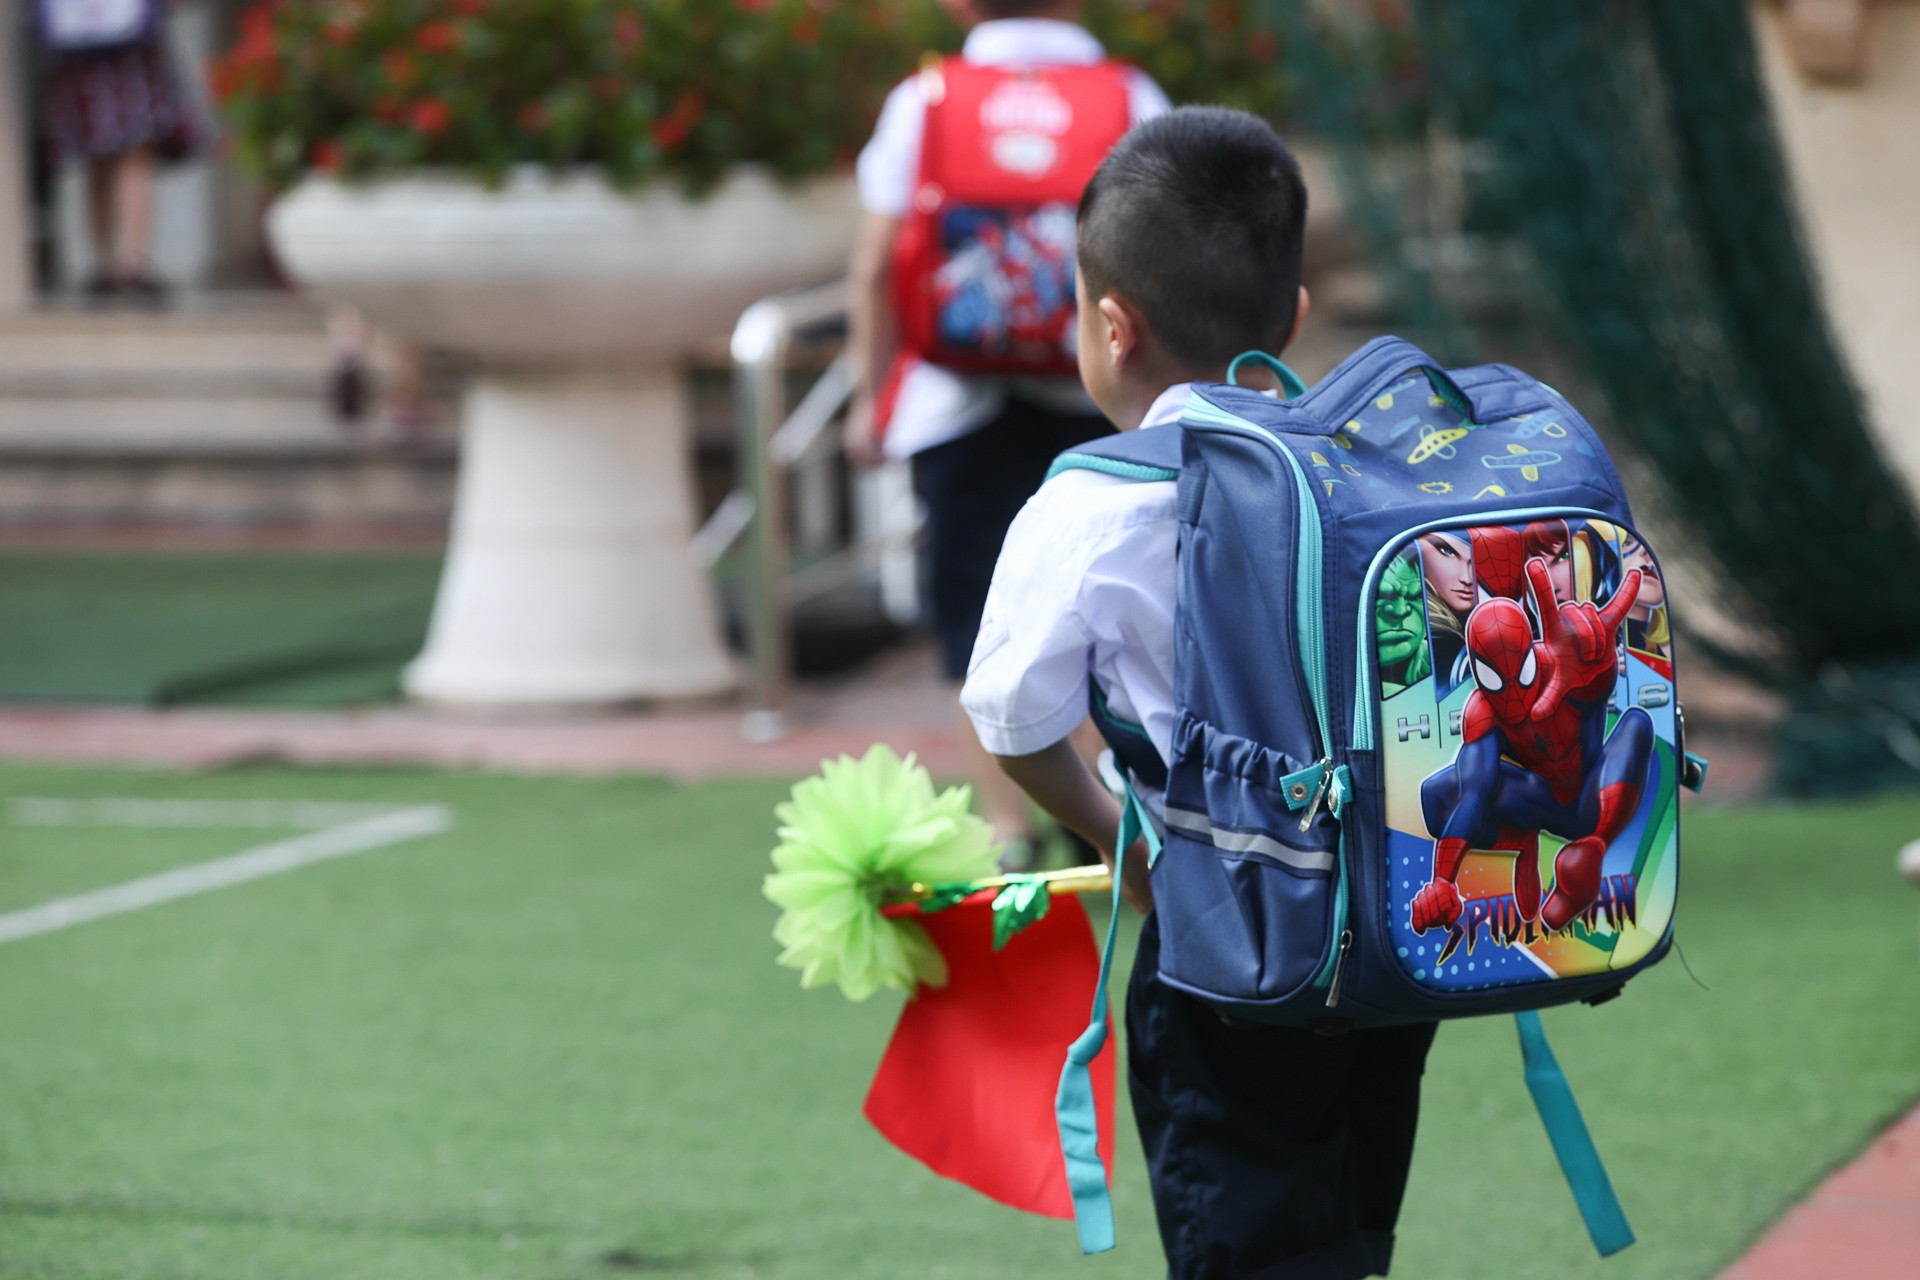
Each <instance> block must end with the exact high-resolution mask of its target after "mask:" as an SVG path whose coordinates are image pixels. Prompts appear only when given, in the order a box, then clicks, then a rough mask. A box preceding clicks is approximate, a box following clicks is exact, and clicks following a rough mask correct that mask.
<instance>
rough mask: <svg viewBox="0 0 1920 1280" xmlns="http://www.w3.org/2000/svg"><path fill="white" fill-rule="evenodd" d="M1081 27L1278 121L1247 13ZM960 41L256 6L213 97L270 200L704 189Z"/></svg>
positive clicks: (814, 160)
mask: <svg viewBox="0 0 1920 1280" xmlns="http://www.w3.org/2000/svg"><path fill="white" fill-rule="evenodd" d="M1086 17H1087V21H1088V24H1089V25H1090V26H1091V27H1092V28H1093V29H1094V31H1095V32H1096V34H1098V35H1100V36H1102V37H1103V38H1104V39H1105V40H1106V42H1107V44H1108V48H1109V49H1110V51H1111V52H1112V53H1113V54H1114V55H1115V56H1116V57H1122V58H1128V59H1131V60H1133V61H1136V62H1138V63H1140V64H1141V65H1142V66H1144V67H1145V68H1146V69H1147V70H1148V71H1149V72H1150V73H1152V74H1153V75H1154V76H1155V77H1156V78H1157V79H1159V80H1160V81H1161V83H1162V84H1163V85H1164V86H1165V87H1166V88H1167V89H1168V91H1169V92H1170V93H1171V94H1172V96H1173V97H1174V99H1175V100H1176V101H1210V102H1224V103H1228V104H1231V105H1234V106H1240V107H1245V108H1247V109H1249V110H1253V111H1257V112H1260V113H1262V114H1267V115H1273V114H1277V113H1278V112H1279V111H1280V110H1281V109H1282V108H1283V107H1284V106H1285V105H1286V102H1287V95H1286V88H1285V81H1284V78H1283V77H1282V76H1281V75H1280V74H1279V71H1278V58H1279V54H1280V45H1279V42H1278V40H1277V39H1276V38H1275V37H1274V36H1273V34H1272V33H1271V32H1269V31H1266V30H1264V29H1262V28H1261V27H1260V26H1259V24H1258V23H1257V22H1256V21H1255V17H1254V14H1253V6H1252V5H1251V4H1250V3H1248V2H1247V0H1199V2H1183V0H1092V3H1091V4H1090V5H1089V6H1088V11H1087V15H1086ZM959 43H960V32H959V30H958V28H957V27H955V26H954V24H953V23H952V21H951V20H950V19H949V18H948V17H947V16H946V14H945V13H944V11H943V10H942V9H941V8H940V6H939V5H938V4H937V3H936V2H935V0H453V2H452V3H450V4H449V3H446V0H267V2H266V3H263V4H260V5H259V6H258V7H256V8H254V9H251V10H249V11H248V12H247V13H246V14H245V15H244V16H243V17H242V19H241V23H240V37H239V39H238V41H237V42H236V43H235V45H234V47H233V48H232V49H231V50H229V51H228V52H227V53H226V54H225V55H224V56H222V57H221V58H220V59H218V60H217V61H216V63H215V65H214V68H213V82H214V89H215V93H216V96H218V98H219V99H220V101H221V103H222V106H223V110H224V111H225V113H226V116H227V119H228V122H229V124H230V125H231V126H232V130H233V134H234V137H235V140H236V144H237V146H238V150H239V157H240V160H241V162H242V163H243V164H244V165H245V166H246V167H247V168H248V169H249V170H250V171H251V172H253V173H254V174H255V175H256V176H258V177H259V178H261V179H262V180H263V181H265V182H267V183H268V184H269V185H271V186H274V187H284V186H288V185H290V184H292V183H294V182H296V181H298V180H299V179H300V177H301V176H302V175H304V174H305V173H307V172H308V171H309V170H317V171H320V172H323V173H337V174H342V175H346V176H349V177H352V176H365V175H369V174H374V173H380V172H386V171H391V170H395V169H404V168H411V167H417V166H435V167H440V168H445V169H449V170H454V171H457V172H462V173H467V174H471V175H472V176H474V177H477V178H479V179H481V180H482V181H485V182H488V183H497V182H499V181H500V180H501V179H502V177H503V176H504V175H505V173H506V171H507V170H508V169H509V168H510V167H512V166H514V165H518V164H541V165H548V166H553V167H556V168H558V167H565V166H570V165H597V166H599V167H601V168H602V169H604V170H605V171H606V172H607V173H608V174H609V176H610V177H611V178H612V179H613V180H614V181H615V182H616V183H618V184H620V185H622V186H632V185H634V184H637V183H640V182H644V181H647V180H648V179H651V178H654V177H657V176H660V175H663V174H671V175H675V176H678V177H680V178H682V179H684V180H685V181H686V182H687V183H688V184H689V185H690V186H692V187H693V188H695V189H700V188H704V187H707V186H710V185H711V184H712V183H713V182H715V181H716V180H717V179H718V178H719V176H720V174H721V173H722V172H724V171H725V170H726V169H727V168H728V167H729V166H730V165H733V164H736V163H739V162H742V161H755V162H758V163H760V164H764V165H767V166H769V167H770V168H771V169H773V171H774V172H775V173H777V174H778V175H780V176H781V177H783V178H786V179H797V178H802V177H806V176H809V175H813V174H819V173H825V172H828V171H830V170H832V169H834V168H835V167H837V166H844V165H846V164H847V163H849V162H850V161H851V159H852V157H853V155H854V154H855V153H856V152H857V151H858V150H859V148H860V146H861V145H862V144H863V143H864V142H865V141H866V138H867V135H868V133H869V131H870V130H871V129H872V127H873V121H874V119H875V117H876V116H877V115H878V113H879V110H880V104H881V102H882V100H883V99H884V98H885V97H886V94H887V92H888V91H889V90H890V89H891V88H892V87H893V86H894V85H895V84H896V83H898V82H899V80H900V79H901V78H902V77H904V76H905V75H907V74H908V73H909V72H911V71H912V69H913V68H914V66H915V65H917V63H918V61H919V59H920V57H921V56H922V55H923V54H924V53H926V52H928V51H950V50H953V49H957V48H958V47H959Z"/></svg>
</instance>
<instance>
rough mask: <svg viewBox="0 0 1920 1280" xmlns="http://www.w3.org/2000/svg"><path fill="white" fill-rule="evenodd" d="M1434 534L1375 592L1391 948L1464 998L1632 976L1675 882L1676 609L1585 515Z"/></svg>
mask: <svg viewBox="0 0 1920 1280" xmlns="http://www.w3.org/2000/svg"><path fill="white" fill-rule="evenodd" d="M1495 519H1496V520H1498V521H1499V522H1498V523H1494V522H1485V523H1474V524H1450V525H1434V526H1427V527H1423V528H1422V529H1420V530H1419V531H1418V532H1417V533H1416V534H1415V536H1413V537H1411V538H1409V539H1407V540H1406V541H1404V542H1403V543H1401V544H1400V545H1399V546H1397V547H1395V548H1392V549H1390V552H1389V553H1387V554H1385V555H1384V557H1383V559H1382V560H1381V561H1380V562H1379V564H1380V568H1379V569H1378V570H1377V571H1376V572H1375V573H1374V575H1373V591H1372V595H1371V602H1370V604H1371V609H1370V613H1369V614H1368V616H1367V618H1366V619H1365V623H1366V630H1367V632H1368V635H1367V637H1366V639H1367V643H1366V646H1365V649H1364V650H1363V655H1362V657H1363V661H1364V662H1366V663H1367V664H1368V665H1367V667H1366V672H1368V673H1370V674H1371V678H1372V681H1371V685H1365V684H1363V686H1362V689H1361V695H1362V697H1363V698H1365V699H1366V700H1367V701H1369V702H1370V703H1371V706H1370V707H1369V708H1368V709H1367V711H1366V712H1365V713H1364V714H1367V715H1368V716H1369V721H1370V722H1369V723H1368V724H1367V725H1366V728H1367V730H1368V731H1369V732H1371V731H1372V729H1373V727H1374V723H1375V722H1372V721H1371V717H1372V716H1377V717H1378V720H1377V725H1378V741H1379V753H1380V768H1381V778H1382V783H1383V789H1384V792H1385V808H1386V813H1385V816H1386V844H1385V860H1386V868H1385V869H1386V877H1385V888H1386V892H1385V894H1384V900H1385V909H1386V912H1387V928H1388V932H1389V936H1390V938H1391V941H1392V945H1393V949H1394V953H1395V956H1396V958H1397V959H1398V961H1399V964H1400V967H1401V969H1402V971H1403V972H1404V973H1405V974H1406V976H1407V977H1409V978H1411V979H1413V981H1414V982H1416V983H1418V984H1420V985H1422V986H1424V987H1427V988H1429V989H1432V990H1438V991H1447V992H1461V991H1472V990H1482V989H1486V988H1493V987H1513V986H1521V985H1529V984H1537V983H1543V982H1553V981H1556V980H1559V979H1567V978H1585V977H1592V976H1594V975H1598V974H1605V973H1609V972H1617V973H1622V974H1623V975H1624V973H1625V972H1627V971H1629V970H1632V969H1634V968H1636V967H1639V966H1640V965H1641V964H1642V963H1643V962H1645V961H1647V960H1648V959H1649V957H1654V956H1657V955H1658V954H1659V953H1660V951H1661V950H1662V949H1663V943H1664V939H1665V935H1666V932H1667V927H1668V924H1669V922H1670V921H1671V919H1672V913H1673V901H1674V889H1675V884H1676V881H1677V876H1678V852H1679V845H1678V833H1677V822H1676V820H1677V813H1678V810H1677V802H1676V798H1675V787H1676V784H1677V782H1678V777H1679V770H1678V768H1677V765H1678V763H1679V759H1680V754H1679V747H1678V723H1677V720H1676V715H1675V712H1676V709H1677V703H1676V700H1675V697H1674V684H1673V654H1672V641H1671V635H1670V632H1669V629H1668V624H1667V614H1666V608H1667V606H1666V591H1665V583H1664V579H1663V577H1662V575H1661V573H1660V569H1659V565H1658V564H1657V563H1656V562H1655V560H1654V558H1653V555H1652V553H1651V552H1650V551H1649V550H1648V548H1647V546H1646V544H1645V542H1644V541H1642V540H1641V538H1640V537H1639V536H1638V535H1637V534H1635V533H1634V532H1633V531H1632V530H1630V529H1628V528H1627V527H1626V526H1624V525H1621V524H1618V523H1614V522H1611V521H1607V520H1603V519H1600V518H1597V517H1593V516H1590V515H1587V514H1584V513H1579V512H1565V513H1563V512H1558V511H1549V512H1529V513H1524V518H1511V517H1506V516H1500V517H1496V518H1495Z"/></svg>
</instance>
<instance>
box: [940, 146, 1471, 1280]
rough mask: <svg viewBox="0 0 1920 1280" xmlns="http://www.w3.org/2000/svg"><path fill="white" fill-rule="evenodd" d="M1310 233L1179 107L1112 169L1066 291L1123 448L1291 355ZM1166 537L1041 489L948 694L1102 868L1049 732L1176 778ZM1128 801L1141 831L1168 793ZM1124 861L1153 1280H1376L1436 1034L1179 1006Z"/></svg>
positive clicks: (1090, 499) (1076, 486) (1093, 824)
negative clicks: (1155, 1235)
mask: <svg viewBox="0 0 1920 1280" xmlns="http://www.w3.org/2000/svg"><path fill="white" fill-rule="evenodd" d="M1305 218H1306V190H1305V187H1304V185H1303V184H1302V182H1301V179H1300V171H1299V167H1298V165H1297V164H1296V163H1295V161H1294V159H1293V156H1292V155H1291V154H1290V153H1289V152H1288V151H1287V149H1286V147H1285V146H1284V145H1283V144H1282V143H1281V142H1280V140H1279V139H1278V138H1277V137H1275V136H1274V133H1273V131H1272V130H1271V129H1270V128H1268V126H1267V125H1265V124H1264V123H1262V122H1261V121H1259V120H1258V119H1256V118H1254V117H1253V116H1250V115H1246V114H1244V113H1241V112H1236V111H1227V110H1222V109H1218V108H1183V109H1181V110H1179V111H1176V112H1173V113H1172V114H1170V115H1166V116H1162V117H1160V118H1158V119H1155V120H1152V121H1150V122H1148V123H1146V124H1144V125H1141V126H1140V127H1138V128H1136V129H1134V130H1133V131H1132V132H1131V133H1129V134H1128V135H1127V137H1126V139H1125V140H1124V141H1123V142H1122V143H1121V144H1120V145H1119V146H1118V147H1116V148H1115V149H1114V151H1113V152H1112V154H1111V155H1109V156H1108V157H1107V159H1106V161H1105V162H1104V163H1103V164H1102V165H1101V166H1100V169H1099V171H1098V173H1096V174H1095V176H1094V178H1093V181H1092V182H1091V183H1090V184H1089V185H1088V187H1087V189H1086V194H1085V195H1084V197H1083V198H1082V200H1081V205H1080V214H1079V233H1078V248H1079V279H1078V289H1079V308H1080V310H1079V319H1080V342H1079V360H1080V369H1081V375H1082V378H1083V379H1084V381H1085V383H1086V387H1087V390H1088V392H1089V393H1090V394H1091V395H1092V397H1093V400H1094V402H1095V403H1096V404H1098V405H1099V406H1100V409H1101V411H1102V412H1103V413H1105V414H1106V415H1107V417H1108V418H1109V419H1110V420H1111V421H1112V422H1113V423H1114V424H1115V425H1116V426H1117V427H1119V428H1120V429H1121V430H1123V431H1131V430H1143V431H1177V430H1179V429H1180V428H1179V426H1178V425H1177V423H1178V420H1179V418H1180V415H1181V412H1182V410H1183V409H1184V407H1185V405H1186V401H1187V395H1188V390H1189V386H1190V384H1192V383H1194V382H1198V381H1208V382H1219V381H1223V380H1224V379H1225V377H1226V372H1227V365H1228V363H1229V362H1230V361H1231V360H1232V359H1233V357H1234V356H1235V355H1237V354H1239V353H1240V352H1242V351H1247V350H1251V349H1258V350H1262V351H1268V352H1276V353H1277V352H1279V351H1281V350H1282V349H1284V348H1285V347H1286V346H1287V345H1288V344H1289V343H1290V342H1291V341H1292V340H1293V338H1294V336H1295V335H1296V334H1297V333H1298V331H1299V327H1300V323H1301V321H1302V319H1303V318H1304V317H1305V315H1306V311H1307V301H1308V300H1307V291H1306V290H1305V289H1304V288H1302V287H1301V286H1300V278H1301V239H1302V230H1303V226H1304V223H1305ZM1177 531H1178V515H1177V510H1176V485H1175V484H1174V483H1173V482H1171V481H1163V482H1145V483H1142V482H1135V481H1130V480H1126V479H1121V478H1118V477H1114V476H1109V475H1104V474H1101V473H1099V472H1097V471H1090V470H1069V471H1065V472H1063V473H1062V474H1061V475H1059V476H1057V477H1055V478H1054V479H1052V480H1050V481H1048V482H1047V483H1046V484H1045V485H1044V486H1043V487H1042V488H1041V489H1040V491H1039V492H1038V493H1037V494H1036V495H1035V496H1034V497H1033V499H1032V500H1031V501H1030V502H1028V503H1027V505H1026V507H1025V508H1024V509H1023V510H1022V511H1021V512H1020V514H1019V516H1018V518H1017V519H1016V520H1015V521H1014V523H1013V526H1012V528H1011V529H1010V530H1009V532H1008V534H1007V538H1006V545H1005V548H1004V549H1003V551H1002V552H1001V555H1000V560H999V563H998V565H997V566H996V568H995V570H994V577H993V584H992V589H991V591H990V593H989V595H988V598H987V607H986V611H985V617H984V618H983V620H982V623H981V628H980V636H979V640H978V643H977V644H976V645H975V648H974V652H973V658H972V665H971V669H970V671H969V673H968V676H967V681H966V685H965V688H964V689H963V691H962V693H961V705H962V706H963V707H964V709H965V710H966V712H967V714H968V715H969V716H970V717H971V718H972V720H973V724H974V727H975V729H976V730H977V732H978V734H979V737H980V741H981V743H982V744H983V745H984V746H985V748H986V749H987V750H988V751H989V752H991V753H993V755H994V756H996V757H998V758H999V760H1000V764H1001V767H1002V768H1003V769H1004V770H1005V772H1006V773H1007V775H1008V776H1009V777H1010V778H1012V779H1014V780H1015V781H1016V782H1018V783H1019V784H1020V786H1021V787H1022V788H1023V789H1024V791H1025V792H1026V793H1027V794H1028V795H1030V796H1031V797H1032V798H1033V799H1034V800H1035V801H1036V802H1038V803H1039V805H1040V806H1041V807H1042V808H1044V809H1045V810H1047V812H1049V813H1051V814H1052V815H1053V816H1054V817H1056V818H1058V819H1059V820H1060V821H1061V822H1062V823H1063V824H1065V825H1066V826H1067V827H1069V828H1070V829H1072V830H1074V831H1077V832H1079V833H1080V834H1081V835H1082V836H1084V837H1085V838H1086V839H1088V840H1090V841H1092V842H1093V843H1094V844H1095V846H1096V847H1098V848H1099V849H1100V850H1101V853H1102V855H1103V857H1105V858H1106V859H1107V861H1108V864H1109V865H1113V864H1114V861H1115V858H1114V850H1113V845H1114V841H1115V838H1116V834H1117V831H1118V826H1119V819H1120V809H1119V805H1118V804H1117V802H1116V801H1115V800H1114V797H1113V796H1112V794H1111V793H1110V792H1109V791H1108V790H1107V789H1106V788H1105V787H1104V786H1103V785H1102V784H1101V783H1100V782H1098V781H1097V780H1096V779H1095V778H1094V777H1093V775H1092V774H1091V773H1090V772H1089V771H1088V769H1087V768H1086V766H1085V764H1084V763H1083V762H1082V760H1081V758H1080V756H1079V755H1078V754H1077V753H1076V752H1075V751H1074V750H1073V749H1072V747H1071V745H1070V744H1069V743H1068V742H1067V740H1066V735H1067V734H1068V733H1069V732H1070V731H1071V730H1072V729H1073V728H1074V727H1075V726H1076V725H1077V724H1078V723H1079V722H1080V720H1081V719H1082V718H1083V717H1084V716H1085V715H1086V714H1087V711H1088V707H1089V699H1090V697H1092V696H1094V695H1098V696H1099V697H1101V698H1103V699H1104V701H1105V706H1106V711H1107V714H1108V715H1109V716H1110V717H1111V718H1112V719H1115V720H1119V721H1122V722H1131V723H1132V724H1134V725H1138V726H1141V727H1143V729H1144V732H1145V735H1146V737H1147V738H1148V739H1149V740H1150V741H1151V743H1152V745H1153V749H1154V751H1155V752H1156V753H1157V754H1158V756H1159V759H1160V762H1161V764H1162V765H1163V766H1164V764H1165V763H1166V762H1167V761H1168V760H1169V759H1170V757H1171V754H1172V751H1171V744H1172V737H1173V727H1174V726H1173V713H1174V697H1175V693H1174V690H1175V686H1174V669H1173V663H1174V610H1175V599H1174V596H1175V591H1174V582H1175V567H1176V553H1177V543H1176V538H1177ZM1180 607H1181V608H1184V609H1205V608H1206V607H1207V602H1206V601H1205V600H1204V599H1202V600H1185V601H1181V602H1180ZM1132 781H1133V785H1134V788H1135V791H1136V792H1137V793H1138V794H1139V795H1140V796H1141V799H1142V800H1143V801H1144V802H1145V804H1146V806H1147V808H1148V809H1149V811H1150V812H1151V813H1152V814H1153V816H1154V817H1155V818H1156V820H1157V819H1158V817H1159V810H1160V808H1161V806H1162V803H1163V796H1162V794H1161V793H1160V792H1159V791H1157V790H1154V789H1153V788H1152V787H1151V786H1150V785H1148V784H1147V782H1146V781H1145V780H1144V779H1142V778H1141V777H1140V776H1139V771H1137V770H1136V771H1134V776H1133V779H1132ZM1143 854H1144V849H1143V848H1142V847H1136V848H1135V849H1133V850H1131V851H1128V852H1127V853H1126V855H1125V874H1124V877H1123V883H1124V885H1125V888H1126V891H1127V896H1128V899H1129V901H1131V902H1132V903H1133V904H1134V905H1135V906H1136V907H1139V908H1141V909H1142V910H1145V911H1147V912H1148V915H1147V919H1146V922H1145V924H1144V925H1143V927H1142V930H1141V935H1140V944H1139V950H1138V952H1137V954H1136V958H1135V964H1134V970H1133V978H1132V982H1131V984H1130V985H1129V987H1128V991H1127V1042H1128V1055H1129V1062H1128V1084H1129V1088H1130V1091H1131V1094H1132V1098H1133V1107H1134V1115H1135V1119H1136V1121H1137V1122H1138V1124H1139V1127H1140V1136H1141V1140H1142V1145H1143V1146H1144V1148H1145V1150H1146V1156H1147V1164H1148V1172H1149V1176H1150V1178H1151V1181H1152V1185H1153V1196H1154V1207H1155V1211H1156V1213H1157V1214H1158V1217H1159V1222H1160V1234H1161V1240H1162V1243H1163V1244H1164V1246H1165V1249H1166V1254H1167V1261H1168V1266H1169V1270H1170V1274H1171V1276H1172V1277H1174V1280H1224V1278H1226V1277H1249V1278H1251V1277H1263V1278H1264V1277H1281V1276H1285V1277H1288V1280H1296V1278H1299V1280H1320V1278H1325V1280H1350V1278H1352V1277H1360V1276H1367V1275H1385V1274H1386V1272H1387V1266H1388V1263H1389V1261H1390V1259H1391V1257H1392V1252H1393V1231H1394V1224H1395V1222H1396V1220H1397V1218H1398V1216H1399V1212H1400V1200H1401V1195H1402V1193H1403V1191H1404V1190H1405V1187H1406V1178H1407V1168H1408V1165H1409V1162H1410V1161H1411V1159H1412V1154H1413V1139H1414V1129H1415V1126H1416V1124H1417V1122H1418V1118H1419V1106H1420V1077H1421V1073H1422V1070H1423V1068H1424V1065H1425V1061H1426V1055H1427V1049H1428V1047H1429V1045H1430V1044H1431V1043H1432V1040H1433V1034H1434V1025H1433V1024H1432V1023H1421V1024H1415V1025H1411V1026H1402V1027H1393V1028H1388V1029H1384V1030H1366V1031H1350V1032H1348V1033H1346V1034H1344V1035H1332V1036H1323V1035H1318V1034H1315V1033H1313V1032H1311V1031H1307V1030H1300V1029H1294V1028H1288V1027H1278V1026H1268V1025H1262V1024H1254V1023H1248V1022H1242V1021H1239V1020H1235V1019H1229V1018H1227V1017H1225V1016H1223V1015H1222V1014H1220V1013H1218V1012H1217V1011H1215V1010H1214V1009H1213V1008H1212V1007H1211V1006H1210V1005H1207V1004H1205V1003H1203V1002H1202V1001H1200V1000H1198V999H1196V998H1194V997H1191V996H1188V995H1185V994H1182V993H1181V992H1178V991H1175V990H1173V989H1172V988H1170V987H1168V986H1167V985H1165V984H1164V983H1163V982H1162V981H1161V980H1160V977H1159V953H1160V934H1159V922H1158V920H1157V918H1156V917H1155V916H1154V915H1153V914H1152V888H1151V885H1150V883H1149V880H1148V876H1147V872H1146V864H1145V859H1144V856H1143Z"/></svg>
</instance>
